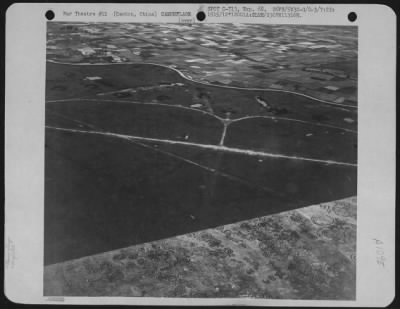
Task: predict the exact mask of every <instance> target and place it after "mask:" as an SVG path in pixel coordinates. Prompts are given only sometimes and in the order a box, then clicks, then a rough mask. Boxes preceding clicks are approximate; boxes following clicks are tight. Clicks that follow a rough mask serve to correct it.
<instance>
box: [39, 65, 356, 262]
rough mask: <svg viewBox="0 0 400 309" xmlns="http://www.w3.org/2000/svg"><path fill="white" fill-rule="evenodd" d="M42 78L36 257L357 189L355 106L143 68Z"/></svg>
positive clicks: (77, 69) (70, 70)
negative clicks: (40, 232) (41, 212)
mask: <svg viewBox="0 0 400 309" xmlns="http://www.w3.org/2000/svg"><path fill="white" fill-rule="evenodd" d="M47 76H48V81H47V86H46V98H47V100H48V101H47V103H46V126H47V130H46V153H45V155H46V161H45V162H46V163H45V164H46V166H45V180H46V183H45V264H46V265H49V264H53V263H58V262H63V261H66V260H70V259H76V258H80V257H83V256H88V255H93V254H96V253H101V252H106V251H110V250H115V249H118V248H121V247H127V246H131V245H134V244H140V243H144V242H149V241H155V240H158V239H163V238H167V237H171V236H175V235H181V234H186V233H189V232H194V231H199V230H203V229H207V228H212V227H217V226H221V225H225V224H229V223H233V222H238V221H242V220H248V219H251V218H255V217H260V216H265V215H270V214H274V213H280V212H282V211H286V210H290V209H296V208H299V207H304V206H307V205H311V204H316V203H321V202H326V201H332V200H337V199H340V198H345V197H349V196H354V195H356V192H357V188H356V184H357V166H356V164H357V156H356V153H357V109H356V108H353V107H343V106H337V105H331V104H326V103H323V102H320V101H318V100H314V99H310V98H307V97H304V96H301V95H296V94H292V93H285V92H274V91H251V90H240V89H230V88H226V87H218V86H215V85H214V86H211V85H201V84H198V83H195V82H193V81H188V80H187V79H185V78H183V77H181V76H180V75H179V74H178V72H176V71H173V70H172V69H170V68H165V67H158V66H154V65H143V64H142V65H124V64H118V65H63V64H55V63H48V66H47ZM259 101H261V102H266V103H264V104H267V107H265V106H263V104H260V102H259ZM260 116H262V117H260ZM243 117H245V119H240V118H243Z"/></svg>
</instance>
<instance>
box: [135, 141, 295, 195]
mask: <svg viewBox="0 0 400 309" xmlns="http://www.w3.org/2000/svg"><path fill="white" fill-rule="evenodd" d="M129 141H130V142H132V143H134V144H135V145H140V146H142V147H144V148H147V149H150V150H153V151H156V152H159V153H162V154H164V155H166V156H169V157H172V158H175V159H178V160H181V161H184V162H186V163H189V164H191V165H194V166H197V167H199V168H201V169H203V170H206V171H208V172H210V173H213V174H216V175H218V176H221V177H225V178H227V179H229V180H232V181H235V182H239V183H241V184H244V185H246V186H249V187H252V188H258V189H261V190H263V191H266V192H268V193H274V194H275V195H278V196H281V197H285V198H287V197H286V196H284V195H282V194H279V193H277V192H274V191H273V190H272V189H270V188H267V187H264V186H258V185H255V184H253V183H251V182H249V181H247V180H245V179H242V178H240V177H237V176H234V175H231V174H229V173H225V172H221V171H219V170H217V169H215V168H212V167H209V166H205V165H202V164H200V163H197V162H194V161H192V160H189V159H186V158H184V157H181V156H178V155H177V154H174V153H171V152H169V151H165V150H161V149H157V148H154V147H152V146H149V145H146V144H143V143H140V142H138V141H136V140H132V139H130V140H129Z"/></svg>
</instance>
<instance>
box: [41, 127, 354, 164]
mask: <svg viewBox="0 0 400 309" xmlns="http://www.w3.org/2000/svg"><path fill="white" fill-rule="evenodd" d="M46 128H48V129H52V130H58V131H64V132H73V133H83V134H97V135H106V136H114V137H118V138H124V139H128V140H130V139H132V140H139V141H145V142H155V143H163V144H170V145H184V146H191V147H197V148H202V149H209V150H214V151H223V152H228V153H236V154H241V155H248V156H254V157H269V158H278V159H287V160H299V161H307V162H314V163H320V164H327V165H330V164H331V165H341V166H349V167H357V164H354V163H348V162H339V161H333V160H320V159H312V158H304V157H297V156H286V155H282V154H275V153H268V152H262V151H254V150H248V149H241V148H233V147H226V146H221V145H209V144H198V143H191V142H183V141H174V140H168V139H159V138H150V137H142V136H133V135H126V134H116V133H110V132H101V131H86V130H77V129H68V128H59V127H53V126H46Z"/></svg>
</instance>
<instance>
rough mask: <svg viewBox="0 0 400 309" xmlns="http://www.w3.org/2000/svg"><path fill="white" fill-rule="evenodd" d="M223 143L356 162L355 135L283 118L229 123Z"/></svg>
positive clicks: (272, 151) (291, 154)
mask: <svg viewBox="0 0 400 309" xmlns="http://www.w3.org/2000/svg"><path fill="white" fill-rule="evenodd" d="M225 145H226V146H228V147H229V146H230V147H239V148H245V149H254V150H259V151H266V152H271V153H277V154H279V153H280V154H285V155H289V156H302V157H308V158H314V159H320V160H337V161H341V162H349V163H357V134H354V133H352V132H347V131H343V130H340V129H336V128H327V127H320V126H316V125H312V124H304V123H298V122H291V121H284V120H272V119H265V118H256V119H254V118H250V119H244V120H241V121H237V122H233V123H232V124H231V125H230V126H229V129H228V130H227V135H226V137H225Z"/></svg>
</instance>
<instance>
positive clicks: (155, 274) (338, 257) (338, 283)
mask: <svg viewBox="0 0 400 309" xmlns="http://www.w3.org/2000/svg"><path fill="white" fill-rule="evenodd" d="M356 204H357V198H356V197H351V198H347V199H343V200H339V201H334V202H329V203H323V204H319V205H314V206H309V207H304V208H300V209H297V210H292V211H288V212H283V213H280V214H276V215H270V216H265V217H260V218H256V219H252V220H247V221H241V222H238V223H234V224H228V225H224V226H220V227H218V228H213V229H208V230H204V231H200V232H195V233H190V234H186V235H182V236H177V237H173V238H168V239H164V240H159V241H155V242H151V243H145V244H141V245H136V246H132V247H128V248H124V249H120V250H115V251H110V252H106V253H103V254H98V255H93V256H89V257H84V258H81V259H76V260H70V261H67V262H64V263H59V264H53V265H50V266H46V267H45V270H44V281H45V282H44V286H45V290H44V295H45V296H104V295H107V296H131V297H142V296H144V297H254V298H273V299H280V298H284V299H324V300H328V299H340V300H353V299H355V295H356V281H355V280H356Z"/></svg>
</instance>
